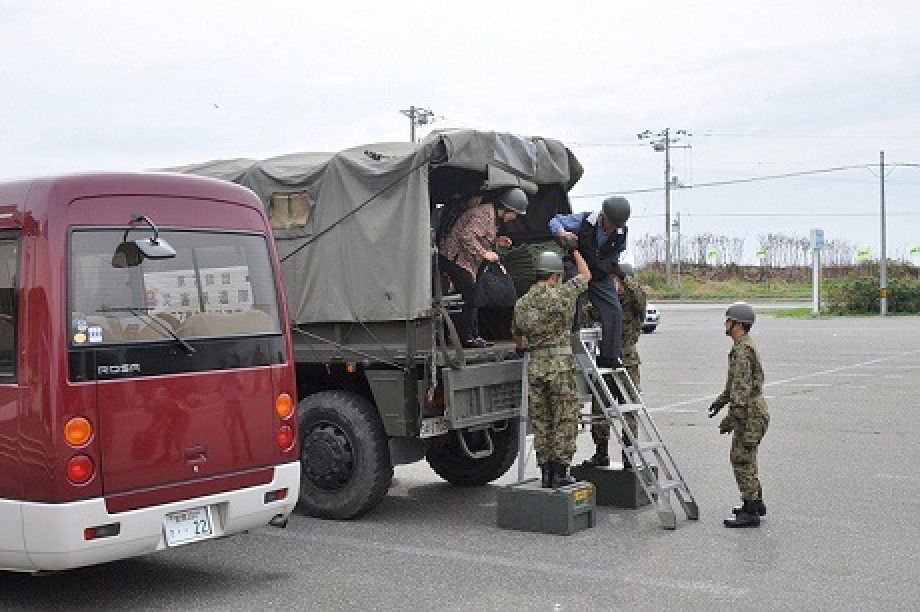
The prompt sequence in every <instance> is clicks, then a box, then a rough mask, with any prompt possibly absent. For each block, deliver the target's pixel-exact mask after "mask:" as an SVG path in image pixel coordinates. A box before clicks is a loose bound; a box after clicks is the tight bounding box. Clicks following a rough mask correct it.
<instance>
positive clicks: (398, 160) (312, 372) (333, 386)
mask: <svg viewBox="0 0 920 612" xmlns="http://www.w3.org/2000/svg"><path fill="white" fill-rule="evenodd" d="M169 170H171V171H177V172H183V173H192V174H199V175H206V176H210V177H216V178H220V179H224V180H227V181H232V182H234V183H238V184H240V185H244V186H246V187H248V188H250V189H252V190H253V191H254V192H255V193H256V194H257V195H258V196H259V198H260V199H261V200H262V202H263V204H264V206H265V208H266V210H267V212H268V216H269V219H270V221H271V224H272V228H273V231H274V237H275V241H276V243H277V247H278V251H279V255H280V256H281V260H282V272H283V277H284V285H285V290H286V293H287V298H288V304H289V309H290V313H291V326H292V330H293V332H294V333H293V339H294V348H293V350H294V357H295V361H296V368H297V387H298V389H297V391H298V401H299V403H298V410H299V417H300V436H301V437H300V449H301V450H300V452H301V466H302V474H301V476H302V477H301V490H300V500H299V507H300V508H301V509H302V511H304V512H306V513H307V514H309V515H312V516H318V517H323V518H335V519H347V518H353V517H357V516H360V515H361V514H363V513H365V512H367V511H368V510H370V509H371V508H373V507H374V506H375V505H376V504H378V503H379V502H380V500H381V498H382V497H383V496H384V495H385V494H386V492H387V489H388V488H389V486H390V483H391V480H392V477H393V466H394V465H402V464H407V463H412V462H416V461H419V460H421V459H422V458H424V459H426V460H427V461H428V463H429V464H430V466H431V467H432V469H434V471H435V472H436V473H437V474H438V475H440V476H441V477H442V478H444V479H445V480H447V481H449V482H451V483H454V484H457V485H462V486H477V485H483V484H486V483H488V482H491V481H493V480H495V479H496V478H499V477H500V476H502V475H503V474H504V473H505V472H506V471H507V470H508V469H509V468H510V467H511V465H512V463H513V462H514V460H515V457H516V453H517V444H518V442H517V435H516V427H515V422H516V418H517V415H518V414H519V406H520V399H521V374H522V362H521V359H520V358H519V357H518V356H517V354H516V353H515V351H514V347H513V345H512V343H511V342H510V341H509V339H510V330H508V329H507V328H508V325H507V321H508V320H509V318H510V316H509V315H510V313H508V312H506V313H489V312H481V316H482V317H483V318H488V317H490V316H496V317H501V316H504V317H505V318H504V319H503V322H504V323H503V325H499V326H496V325H491V326H488V325H486V326H484V328H487V329H488V328H491V329H493V332H492V339H493V340H495V344H494V346H491V347H487V348H476V349H463V348H461V346H462V345H461V343H460V342H459V338H458V337H457V334H456V331H455V327H454V326H453V324H452V320H451V311H452V310H454V309H455V308H456V306H457V296H453V295H451V292H450V291H449V287H447V286H446V283H445V282H444V279H443V278H442V274H441V271H440V270H439V267H438V258H437V247H436V240H435V238H434V236H435V232H434V227H435V223H436V219H437V217H438V214H439V210H440V208H441V204H442V203H444V202H447V201H449V200H450V199H452V198H453V199H457V198H462V197H464V196H466V195H470V194H474V193H481V192H484V191H488V190H494V189H501V188H505V187H511V186H516V187H521V188H523V189H524V190H525V192H526V193H527V194H528V200H529V204H528V210H527V214H526V216H524V217H519V218H518V220H516V221H514V222H512V223H509V224H508V226H507V227H502V228H500V233H502V234H505V235H508V236H510V237H511V238H512V239H513V241H514V245H515V246H514V247H513V248H512V249H511V250H510V251H509V252H507V253H505V254H504V261H505V262H506V263H507V264H508V265H509V267H510V268H511V269H512V270H513V274H514V280H515V284H516V286H517V288H518V291H519V294H520V293H522V292H523V291H524V290H526V289H527V287H528V286H529V285H530V284H531V283H532V282H533V254H534V251H535V250H538V249H539V248H541V247H540V246H534V245H541V244H552V243H551V242H550V238H551V237H550V235H549V231H548V228H547V221H548V220H549V218H550V217H551V216H552V215H553V214H555V213H557V212H566V213H567V212H571V206H570V202H569V199H568V191H569V190H570V189H571V188H572V186H573V185H574V184H575V182H576V181H577V180H578V179H579V178H580V176H581V174H582V167H581V165H580V164H579V162H578V160H577V159H576V158H575V156H574V155H573V154H572V152H571V151H570V150H569V149H567V148H566V147H565V146H564V145H563V144H562V143H560V142H558V141H556V140H552V139H549V138H540V137H520V136H516V135H512V134H508V133H498V132H487V131H474V130H445V131H438V132H434V133H432V134H430V135H429V136H428V137H427V138H425V139H424V140H423V141H421V142H419V143H382V144H369V145H364V146H359V147H354V148H351V149H347V150H345V151H341V152H338V153H298V154H291V155H285V156H281V157H275V158H272V159H266V160H262V161H256V160H250V159H233V160H221V161H212V162H206V163H201V164H195V165H189V166H182V167H178V168H171V169H169ZM493 322H494V321H493ZM496 328H498V329H499V331H498V332H496V331H494V330H495V329H496ZM502 328H504V333H503V332H502V331H501V330H502ZM484 335H485V334H484Z"/></svg>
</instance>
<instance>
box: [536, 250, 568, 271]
mask: <svg viewBox="0 0 920 612" xmlns="http://www.w3.org/2000/svg"><path fill="white" fill-rule="evenodd" d="M534 269H535V270H536V272H537V274H538V275H539V274H558V275H559V276H562V273H563V272H564V271H565V268H563V267H562V258H561V257H559V254H558V253H554V252H552V251H543V252H542V253H540V254H539V255H537V264H536V266H535V267H534Z"/></svg>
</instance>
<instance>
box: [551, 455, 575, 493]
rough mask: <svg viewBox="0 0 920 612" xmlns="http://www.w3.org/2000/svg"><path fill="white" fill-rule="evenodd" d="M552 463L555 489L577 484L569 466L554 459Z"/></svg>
mask: <svg viewBox="0 0 920 612" xmlns="http://www.w3.org/2000/svg"><path fill="white" fill-rule="evenodd" d="M551 465H552V466H553V469H552V474H553V480H552V487H553V488H554V489H558V488H559V487H566V486H568V485H572V484H575V482H576V481H575V479H574V478H572V477H571V476H570V475H569V466H567V465H566V464H564V463H559V462H558V461H553V462H552V464H551Z"/></svg>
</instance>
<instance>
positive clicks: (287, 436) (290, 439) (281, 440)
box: [278, 425, 294, 451]
mask: <svg viewBox="0 0 920 612" xmlns="http://www.w3.org/2000/svg"><path fill="white" fill-rule="evenodd" d="M278 446H279V447H280V448H281V450H282V451H289V450H291V447H292V446H294V430H293V429H291V426H290V425H282V426H281V427H280V428H279V429H278Z"/></svg>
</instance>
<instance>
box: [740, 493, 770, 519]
mask: <svg viewBox="0 0 920 612" xmlns="http://www.w3.org/2000/svg"><path fill="white" fill-rule="evenodd" d="M741 501H744V500H741ZM756 503H757V516H765V515H766V514H767V506H766V505H764V503H763V487H762V486H759V487H757V500H756ZM743 509H744V506H735V507H734V508H732V514H738V513H739V512H741V510H743Z"/></svg>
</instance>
